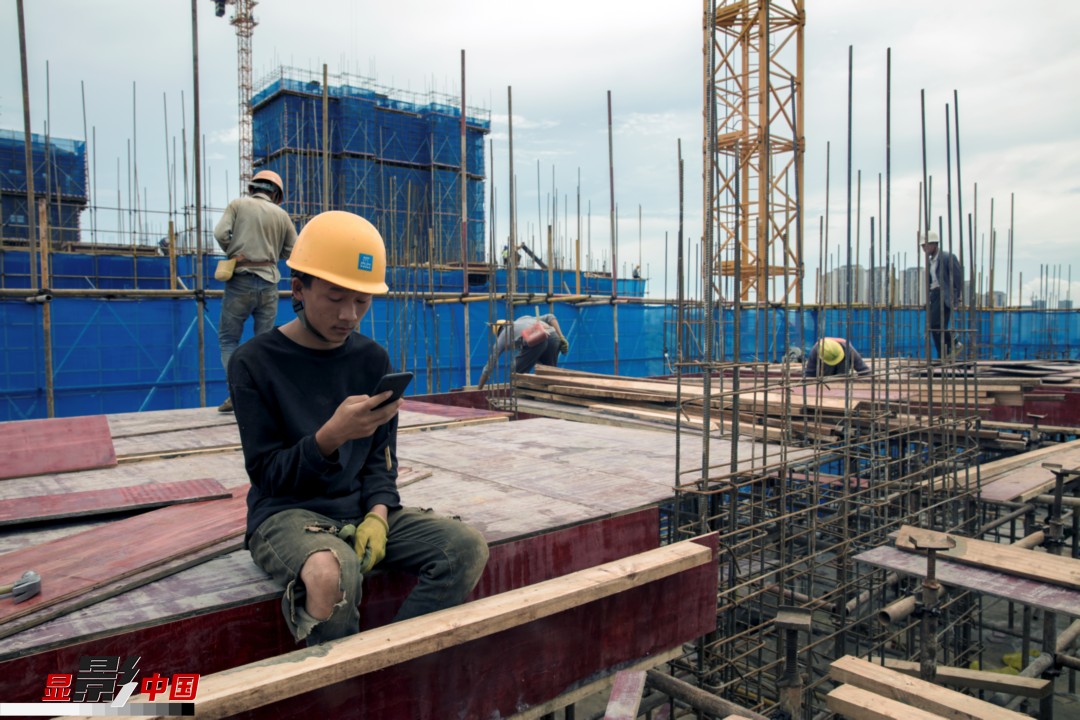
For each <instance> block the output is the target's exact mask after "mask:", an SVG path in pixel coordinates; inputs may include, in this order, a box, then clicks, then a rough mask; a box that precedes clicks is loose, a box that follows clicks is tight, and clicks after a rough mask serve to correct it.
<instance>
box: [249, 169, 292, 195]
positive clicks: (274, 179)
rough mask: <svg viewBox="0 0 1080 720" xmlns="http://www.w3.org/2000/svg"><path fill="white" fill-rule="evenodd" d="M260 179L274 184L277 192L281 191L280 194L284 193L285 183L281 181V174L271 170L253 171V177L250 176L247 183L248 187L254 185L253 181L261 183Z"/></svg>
mask: <svg viewBox="0 0 1080 720" xmlns="http://www.w3.org/2000/svg"><path fill="white" fill-rule="evenodd" d="M262 181H266V182H268V183H271V184H273V185H275V186H276V187H277V189H278V192H279V193H281V194H282V196H284V195H285V185H284V184H283V183H282V182H281V176H280V175H278V174H277V173H276V172H274V171H273V170H260V171H259V172H257V173H255V177H253V178H251V182H250V183H248V187H251V186H252V185H255V183H259V184H262Z"/></svg>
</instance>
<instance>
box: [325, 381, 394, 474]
mask: <svg viewBox="0 0 1080 720" xmlns="http://www.w3.org/2000/svg"><path fill="white" fill-rule="evenodd" d="M412 377H413V375H412V373H391V374H389V375H385V376H383V378H382V379H381V380H380V381H379V384H378V386H376V388H375V390H374V391H373V392H372V394H371V395H351V396H349V397H347V398H345V399H344V400H343V401H342V402H341V404H340V405H338V407H337V410H335V411H334V414H333V416H332V417H331V418H330V419H329V420H327V421H326V423H325V424H324V425H323V426H322V427H321V428H319V430H318V431H317V432H316V433H315V442H316V444H317V445H318V446H319V452H321V453H322V455H323V457H330V456H331V455H333V454H334V452H335V451H336V450H337V449H338V448H339V447H341V446H342V445H344V444H345V443H346V442H348V441H349V440H356V439H359V438H365V437H371V436H372V435H374V434H375V431H376V430H378V429H379V427H380V426H382V425H385V424H386V423H388V422H390V419H391V418H392V417H394V415H396V414H397V411H398V409H399V408H400V407H401V403H402V399H401V396H402V394H403V393H404V392H405V388H406V387H408V385H409V382H410V381H411V380H412Z"/></svg>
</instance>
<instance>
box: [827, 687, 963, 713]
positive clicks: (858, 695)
mask: <svg viewBox="0 0 1080 720" xmlns="http://www.w3.org/2000/svg"><path fill="white" fill-rule="evenodd" d="M825 702H826V704H827V705H828V706H829V709H830V710H832V711H833V712H834V713H836V714H837V715H842V716H843V717H845V718H849V720H946V716H944V715H938V714H937V713H932V712H927V711H926V710H920V709H919V708H916V707H912V706H911V705H905V704H904V703H902V702H900V701H898V700H893V699H892V698H887V697H882V696H881V695H876V694H874V693H872V692H870V691H869V690H863V689H862V688H858V687H855V686H854V685H841V686H840V687H838V688H836V689H835V690H833V691H832V692H830V693H829V694H828V695H826V696H825ZM950 717H951V716H950Z"/></svg>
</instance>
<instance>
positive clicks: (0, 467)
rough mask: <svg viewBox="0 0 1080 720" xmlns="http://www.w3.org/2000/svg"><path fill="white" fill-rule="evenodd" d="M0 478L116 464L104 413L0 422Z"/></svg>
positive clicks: (88, 468) (107, 422)
mask: <svg viewBox="0 0 1080 720" xmlns="http://www.w3.org/2000/svg"><path fill="white" fill-rule="evenodd" d="M0 458H3V459H4V462H3V463H0V480H6V479H8V478H15V477H24V476H27V475H44V474H45V473H60V472H70V471H72V470H90V469H92V468H101V467H112V466H113V465H115V464H116V450H115V449H114V448H113V442H112V435H111V434H110V433H109V421H108V420H106V418H105V416H104V415H86V416H83V417H71V418H49V419H47V420H20V421H17V422H9V423H3V424H0Z"/></svg>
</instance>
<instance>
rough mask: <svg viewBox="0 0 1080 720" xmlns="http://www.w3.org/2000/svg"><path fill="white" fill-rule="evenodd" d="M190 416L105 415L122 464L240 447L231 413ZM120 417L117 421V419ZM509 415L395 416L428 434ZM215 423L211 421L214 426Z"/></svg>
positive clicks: (442, 412)
mask: <svg viewBox="0 0 1080 720" xmlns="http://www.w3.org/2000/svg"><path fill="white" fill-rule="evenodd" d="M199 410H200V412H198V413H193V412H192V411H189V410H167V411H161V412H157V413H130V414H129V415H135V416H140V415H153V416H155V417H153V418H148V419H146V420H145V421H144V422H142V423H141V424H140V422H139V420H140V418H137V417H127V416H115V415H114V416H109V418H110V427H111V428H112V431H113V433H114V434H113V443H114V445H115V446H116V453H117V455H118V456H120V460H121V462H125V461H127V462H131V461H136V460H139V461H141V460H146V459H154V458H156V457H159V456H170V455H174V454H184V453H185V452H188V453H190V452H193V451H204V452H213V451H215V450H220V451H222V452H227V451H233V450H237V449H239V448H240V431H239V429H238V428H237V426H236V418H235V416H234V415H233V414H232V413H218V412H217V411H216V410H213V414H214V415H216V416H217V417H209V416H208V414H207V413H206V412H204V411H205V410H207V409H206V408H200V409H199ZM118 417H120V418H122V419H120V420H115V418H118ZM508 418H509V413H505V412H500V411H496V410H481V409H476V408H466V407H457V406H454V405H439V404H437V403H430V402H421V401H415V400H408V399H406V400H405V402H404V403H403V404H402V407H401V410H400V411H399V413H398V431H399V432H409V431H414V430H422V429H430V428H435V427H445V426H453V425H461V424H468V423H484V422H505V421H506V420H507V419H508ZM212 421H213V422H212ZM117 433H120V434H117Z"/></svg>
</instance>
